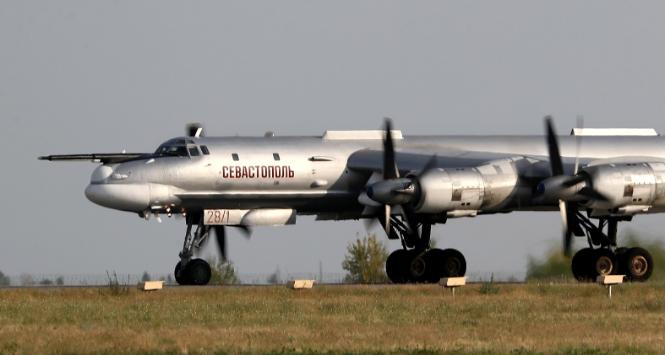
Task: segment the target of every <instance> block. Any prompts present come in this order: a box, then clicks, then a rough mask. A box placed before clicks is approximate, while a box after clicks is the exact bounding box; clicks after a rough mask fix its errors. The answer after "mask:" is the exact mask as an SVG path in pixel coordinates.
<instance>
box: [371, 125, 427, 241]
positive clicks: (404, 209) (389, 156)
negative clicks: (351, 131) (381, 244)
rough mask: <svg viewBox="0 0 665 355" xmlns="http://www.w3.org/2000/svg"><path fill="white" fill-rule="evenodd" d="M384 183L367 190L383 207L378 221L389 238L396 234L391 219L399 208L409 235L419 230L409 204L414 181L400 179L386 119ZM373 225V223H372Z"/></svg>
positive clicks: (375, 184) (413, 190)
mask: <svg viewBox="0 0 665 355" xmlns="http://www.w3.org/2000/svg"><path fill="white" fill-rule="evenodd" d="M382 177H383V180H382V181H378V182H376V183H374V184H372V185H370V186H368V188H367V195H368V196H369V198H370V199H372V200H374V201H376V202H379V203H380V204H382V205H383V210H382V211H380V212H379V213H378V216H377V219H378V220H379V221H380V222H381V226H382V227H383V229H384V230H385V231H386V234H388V235H389V236H390V235H391V234H392V233H394V232H392V230H391V220H390V217H391V216H392V213H393V208H394V207H399V208H400V210H401V214H402V216H403V217H404V219H403V220H404V225H405V227H406V229H407V233H409V234H411V233H414V232H415V228H417V220H416V214H415V212H414V211H413V207H412V206H411V204H410V203H409V202H410V201H411V199H412V196H413V194H414V192H415V186H414V183H413V180H412V179H410V178H400V175H399V169H398V167H397V162H396V160H395V143H394V140H393V134H392V122H391V120H390V119H389V118H386V119H385V135H384V139H383V170H382ZM370 223H371V222H370Z"/></svg>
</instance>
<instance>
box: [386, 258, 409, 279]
mask: <svg viewBox="0 0 665 355" xmlns="http://www.w3.org/2000/svg"><path fill="white" fill-rule="evenodd" d="M408 261H409V252H408V251H406V250H404V249H397V250H395V251H394V252H392V253H390V255H388V259H387V260H386V275H388V279H389V280H390V281H391V282H392V283H394V284H403V283H407V282H408V281H409V277H408V274H407V269H406V268H407V267H408Z"/></svg>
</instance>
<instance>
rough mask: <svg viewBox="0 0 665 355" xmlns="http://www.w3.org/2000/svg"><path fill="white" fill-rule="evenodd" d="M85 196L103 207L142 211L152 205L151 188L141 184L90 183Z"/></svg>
mask: <svg viewBox="0 0 665 355" xmlns="http://www.w3.org/2000/svg"><path fill="white" fill-rule="evenodd" d="M85 196H86V197H87V198H88V200H90V201H91V202H93V203H95V204H98V205H100V206H103V207H108V208H112V209H116V210H121V211H130V212H142V211H145V210H146V209H148V207H149V206H150V188H149V187H148V186H147V185H140V184H90V185H88V187H87V188H86V189H85Z"/></svg>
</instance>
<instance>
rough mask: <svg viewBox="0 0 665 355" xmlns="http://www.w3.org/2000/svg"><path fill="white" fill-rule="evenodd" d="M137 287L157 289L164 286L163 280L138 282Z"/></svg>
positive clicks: (144, 289) (150, 289) (143, 289)
mask: <svg viewBox="0 0 665 355" xmlns="http://www.w3.org/2000/svg"><path fill="white" fill-rule="evenodd" d="M138 288H139V290H141V291H158V290H161V289H162V288H164V281H144V282H139V284H138Z"/></svg>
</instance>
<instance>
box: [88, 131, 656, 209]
mask: <svg viewBox="0 0 665 355" xmlns="http://www.w3.org/2000/svg"><path fill="white" fill-rule="evenodd" d="M183 139H185V138H183ZM186 139H189V140H191V141H193V143H194V144H193V145H192V146H195V147H200V146H205V147H207V148H208V150H209V154H208V155H204V154H202V153H201V152H200V150H199V155H198V156H189V157H176V156H165V157H156V158H146V159H138V160H133V161H128V162H124V163H119V164H109V165H101V166H100V167H98V168H97V170H95V172H94V173H93V176H92V179H91V184H90V185H89V186H88V188H87V189H86V195H87V196H88V198H89V199H90V200H92V201H93V202H95V203H97V204H100V205H103V206H106V207H109V208H114V209H119V210H124V211H132V212H139V213H141V212H152V213H165V211H167V210H168V211H173V212H174V213H178V212H179V211H181V210H189V209H250V210H251V209H261V208H284V209H294V210H295V211H297V213H298V214H315V215H318V216H319V218H321V219H356V218H361V217H363V210H364V208H365V206H364V205H363V204H361V203H359V202H358V198H359V195H360V194H362V193H363V192H364V191H365V190H366V185H367V183H368V180H370V179H371V178H372V175H373V174H376V172H377V169H373V168H372V167H373V166H376V167H380V166H381V160H380V157H381V149H382V148H381V144H382V141H381V139H325V138H322V137H260V138H259V137H256V138H253V137H250V138H248V137H201V138H191V137H187V138H186ZM395 145H396V150H397V153H398V156H397V165H398V167H399V169H400V171H401V172H402V174H407V173H408V172H409V171H417V170H418V169H419V168H421V167H422V166H423V165H424V164H425V161H426V160H427V159H429V158H430V157H432V156H437V158H438V159H439V161H440V166H441V167H442V168H464V167H477V166H480V165H483V164H486V163H488V162H492V161H494V160H505V159H512V160H513V162H512V163H511V164H513V165H514V166H515V169H516V170H515V171H516V174H517V178H518V183H517V185H516V186H515V185H513V186H510V187H508V188H510V189H511V191H509V193H508V194H506V196H507V197H506V198H502V199H503V200H502V201H497V202H498V203H496V204H494V205H492V207H491V208H485V209H483V210H482V211H480V212H481V213H496V212H510V211H514V210H555V209H557V208H558V207H557V205H556V204H554V203H549V204H542V203H534V202H533V198H532V197H533V196H532V194H533V191H534V189H535V185H536V184H537V183H538V182H539V181H541V180H543V179H545V178H547V177H548V176H549V174H550V171H549V165H548V164H547V155H548V152H547V146H546V144H545V138H544V137H543V136H405V137H403V139H397V140H396V142H395ZM560 147H561V155H562V156H563V158H564V163H565V165H566V167H567V169H568V170H571V169H572V166H573V165H574V161H575V157H576V156H579V161H580V163H581V164H582V165H588V164H593V162H594V161H596V160H607V159H614V160H616V161H621V159H624V158H626V159H628V160H630V161H659V162H663V161H665V139H664V138H663V137H660V136H653V137H640V136H630V137H624V136H612V137H607V136H606V137H582V138H580V137H577V138H576V137H572V136H564V137H560ZM197 149H198V148H197ZM234 157H236V158H237V160H234ZM541 158H544V159H541ZM660 210H661V209H660V208H656V209H654V210H652V211H650V212H658V211H660Z"/></svg>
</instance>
